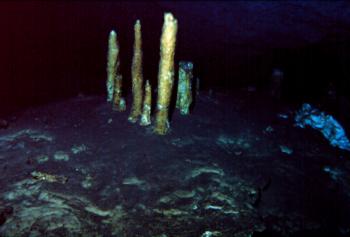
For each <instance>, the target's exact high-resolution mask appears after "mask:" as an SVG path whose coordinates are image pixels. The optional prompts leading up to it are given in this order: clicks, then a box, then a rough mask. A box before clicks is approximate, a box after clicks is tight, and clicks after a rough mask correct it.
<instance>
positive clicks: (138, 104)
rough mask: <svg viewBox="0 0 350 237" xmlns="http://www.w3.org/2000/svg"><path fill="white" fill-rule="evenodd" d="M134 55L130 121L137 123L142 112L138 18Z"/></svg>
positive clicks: (135, 29)
mask: <svg viewBox="0 0 350 237" xmlns="http://www.w3.org/2000/svg"><path fill="white" fill-rule="evenodd" d="M134 32H135V40H134V57H133V59H132V68H131V77H132V94H133V103H132V107H131V113H130V116H129V118H128V119H129V121H130V122H133V123H135V122H136V121H137V120H138V118H139V117H140V115H141V112H142V92H143V90H142V84H143V77H142V38H141V23H140V20H137V21H136V23H135V26H134Z"/></svg>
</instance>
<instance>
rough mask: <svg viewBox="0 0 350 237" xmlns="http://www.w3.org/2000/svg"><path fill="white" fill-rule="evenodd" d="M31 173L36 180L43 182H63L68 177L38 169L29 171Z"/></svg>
mask: <svg viewBox="0 0 350 237" xmlns="http://www.w3.org/2000/svg"><path fill="white" fill-rule="evenodd" d="M31 175H32V177H33V178H34V179H36V180H40V181H45V182H49V183H61V184H65V183H67V181H68V178H67V177H65V176H61V175H52V174H47V173H43V172H39V171H33V172H32V173H31Z"/></svg>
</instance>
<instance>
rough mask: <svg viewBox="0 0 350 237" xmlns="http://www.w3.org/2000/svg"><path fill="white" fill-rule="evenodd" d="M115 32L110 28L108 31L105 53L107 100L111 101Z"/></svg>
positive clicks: (115, 60) (116, 50)
mask: <svg viewBox="0 0 350 237" xmlns="http://www.w3.org/2000/svg"><path fill="white" fill-rule="evenodd" d="M116 41H117V33H116V32H115V31H114V30H112V31H111V32H110V33H109V39H108V55H107V82H106V86H107V101H108V102H112V101H113V93H114V78H115V77H116V64H117V57H118V48H117V43H116Z"/></svg>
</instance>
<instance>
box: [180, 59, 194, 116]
mask: <svg viewBox="0 0 350 237" xmlns="http://www.w3.org/2000/svg"><path fill="white" fill-rule="evenodd" d="M192 70H193V63H192V62H185V61H181V62H180V63H179V82H178V88H177V100H176V108H178V109H179V110H180V113H181V114H182V115H188V114H189V113H190V106H191V103H192V78H193V74H192Z"/></svg>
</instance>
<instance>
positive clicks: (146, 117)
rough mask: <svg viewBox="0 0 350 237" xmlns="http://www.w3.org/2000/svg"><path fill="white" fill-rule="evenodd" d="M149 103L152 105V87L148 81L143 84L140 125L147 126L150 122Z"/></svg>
mask: <svg viewBox="0 0 350 237" xmlns="http://www.w3.org/2000/svg"><path fill="white" fill-rule="evenodd" d="M151 105H152V89H151V85H150V84H149V81H148V80H147V81H146V85H145V98H144V101H143V111H142V115H141V120H140V125H141V126H148V125H150V124H151Z"/></svg>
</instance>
